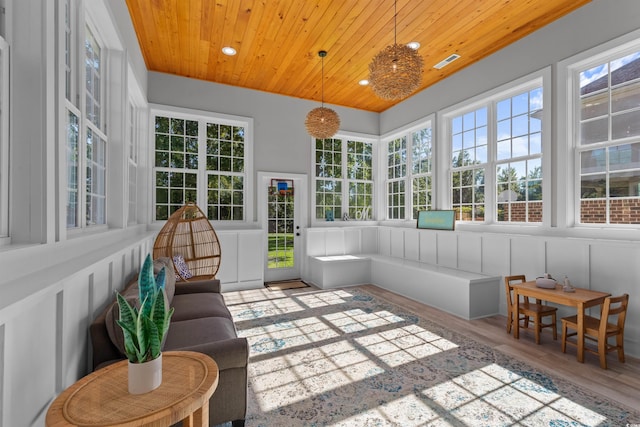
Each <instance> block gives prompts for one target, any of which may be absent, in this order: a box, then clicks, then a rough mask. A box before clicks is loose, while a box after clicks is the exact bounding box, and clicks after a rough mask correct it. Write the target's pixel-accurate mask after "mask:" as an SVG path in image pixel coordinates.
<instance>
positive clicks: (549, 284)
mask: <svg viewBox="0 0 640 427" xmlns="http://www.w3.org/2000/svg"><path fill="white" fill-rule="evenodd" d="M536 286H537V287H539V288H545V289H555V287H556V281H555V280H553V279H547V278H545V277H538V278H537V279H536Z"/></svg>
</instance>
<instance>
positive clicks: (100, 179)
mask: <svg viewBox="0 0 640 427" xmlns="http://www.w3.org/2000/svg"><path fill="white" fill-rule="evenodd" d="M106 150H107V148H106V141H105V140H104V139H103V138H101V137H100V135H98V134H97V133H95V132H93V131H92V130H91V128H90V127H89V128H87V139H86V155H87V157H86V164H87V170H86V176H85V180H86V196H85V197H86V224H87V225H88V226H89V225H98V224H106V222H107V218H106V208H107V207H106V200H107V192H106V175H107V167H106V159H107V152H106Z"/></svg>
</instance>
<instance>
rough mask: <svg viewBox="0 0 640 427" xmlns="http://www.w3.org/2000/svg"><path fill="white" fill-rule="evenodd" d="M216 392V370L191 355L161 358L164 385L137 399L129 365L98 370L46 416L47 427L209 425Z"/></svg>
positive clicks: (209, 360)
mask: <svg viewBox="0 0 640 427" xmlns="http://www.w3.org/2000/svg"><path fill="white" fill-rule="evenodd" d="M217 386H218V365H217V364H216V362H215V361H214V360H213V359H212V358H211V357H209V356H207V355H206V354H202V353H196V352H192V351H167V352H163V353H162V384H160V387H158V388H157V389H155V390H153V391H151V392H149V393H145V394H138V395H133V394H129V392H128V390H127V361H126V360H123V361H121V362H117V363H115V364H113V365H109V366H107V367H106V368H103V369H99V370H97V371H95V372H92V373H91V374H89V375H87V376H86V377H84V378H81V379H80V380H78V381H77V382H76V383H75V384H73V385H72V386H70V387H69V388H67V389H66V390H64V391H63V392H62V393H60V395H59V396H58V397H57V398H56V399H55V400H54V401H53V403H52V404H51V406H50V407H49V410H48V411H47V417H46V425H47V427H62V426H65V427H67V426H87V427H88V426H95V427H97V426H127V427H134V426H135V427H141V426H158V427H160V426H170V425H172V424H175V423H177V422H179V421H183V426H189V427H207V426H208V425H209V399H210V398H211V395H212V394H213V392H214V391H215V389H216V387H217Z"/></svg>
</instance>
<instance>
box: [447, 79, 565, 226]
mask: <svg viewBox="0 0 640 427" xmlns="http://www.w3.org/2000/svg"><path fill="white" fill-rule="evenodd" d="M536 86H541V87H542V97H543V100H544V108H543V113H542V114H543V116H542V117H543V120H542V194H543V196H542V202H543V208H542V218H543V219H542V223H517V224H513V223H499V222H497V221H495V219H494V218H495V203H496V200H495V191H494V189H495V188H496V179H495V170H494V169H495V165H496V160H495V158H496V155H495V150H496V146H495V139H496V138H495V125H490V126H489V128H488V129H487V131H488V132H487V138H488V147H487V159H488V162H487V171H486V173H485V184H484V186H485V221H484V222H461V223H459V224H456V228H459V226H460V228H461V229H466V230H478V231H482V230H488V229H496V230H494V231H497V229H498V228H499V229H500V231H501V232H514V233H517V232H522V230H523V229H524V228H526V229H531V231H532V232H533V233H538V232H539V231H538V230H540V232H541V231H542V230H547V229H549V228H550V227H551V225H552V223H553V221H552V219H551V215H552V212H553V211H552V198H551V182H552V175H553V173H552V170H551V166H552V164H551V158H552V157H553V154H552V152H551V149H552V146H551V110H552V103H551V100H552V93H551V67H546V68H544V69H542V70H540V71H537V72H534V73H531V74H528V75H526V76H523V77H521V78H519V79H516V80H514V81H511V82H509V83H506V84H504V85H501V86H499V87H497V88H494V89H492V90H490V91H487V92H484V93H481V94H479V95H476V96H474V97H472V98H470V99H467V100H465V101H463V102H460V103H458V104H455V105H453V106H451V107H449V108H446V109H444V110H442V111H440V112H439V113H438V115H437V116H438V118H437V122H438V126H437V128H438V132H437V141H438V142H437V144H436V146H437V147H439V148H440V149H439V150H438V151H437V153H436V154H435V155H436V158H437V161H436V165H437V166H439V167H438V168H437V170H438V172H437V173H438V174H437V178H436V186H437V194H438V198H437V204H436V205H435V206H437V209H451V191H450V189H451V159H450V155H451V128H450V122H451V119H452V118H453V117H455V116H459V115H461V114H464V113H467V112H470V111H475V110H477V109H478V108H480V107H483V106H489V107H491V108H489V111H488V112H487V123H488V124H492V123H494V122H495V115H494V111H495V108H494V106H495V104H496V102H497V101H499V100H502V99H504V98H506V97H509V96H513V95H514V94H517V93H519V92H523V91H525V90H528V89H532V88H533V87H536Z"/></svg>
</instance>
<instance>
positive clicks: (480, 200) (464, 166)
mask: <svg viewBox="0 0 640 427" xmlns="http://www.w3.org/2000/svg"><path fill="white" fill-rule="evenodd" d="M487 115H488V109H487V107H482V108H479V109H477V110H474V111H470V112H467V113H465V114H461V115H458V116H456V117H454V118H453V119H451V207H452V209H453V210H454V211H455V212H456V220H458V221H474V222H476V221H480V222H482V221H484V220H485V174H486V166H487V161H488V154H487V153H488V151H487V149H488V136H487V132H488V125H487V120H488V117H487Z"/></svg>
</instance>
